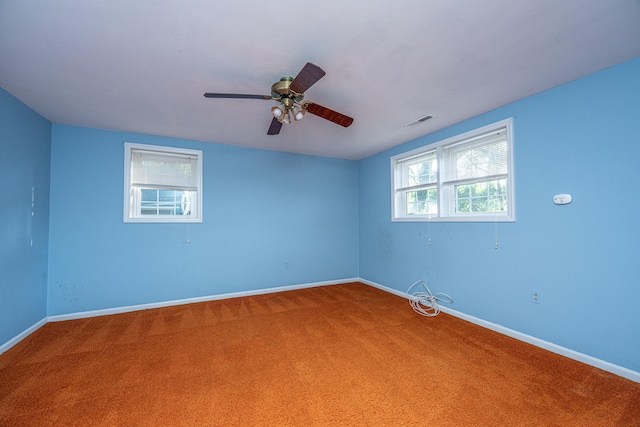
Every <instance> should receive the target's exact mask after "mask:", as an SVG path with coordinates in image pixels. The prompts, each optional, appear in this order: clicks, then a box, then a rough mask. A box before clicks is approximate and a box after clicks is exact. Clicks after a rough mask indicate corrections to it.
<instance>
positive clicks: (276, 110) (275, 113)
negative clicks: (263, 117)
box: [271, 106, 284, 119]
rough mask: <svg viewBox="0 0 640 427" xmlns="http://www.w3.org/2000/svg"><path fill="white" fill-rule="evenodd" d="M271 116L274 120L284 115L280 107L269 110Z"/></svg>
mask: <svg viewBox="0 0 640 427" xmlns="http://www.w3.org/2000/svg"><path fill="white" fill-rule="evenodd" d="M271 114H273V117H275V118H276V119H279V118H280V117H282V115H283V114H284V111H282V108H281V107H280V106H275V107H273V108H272V109H271Z"/></svg>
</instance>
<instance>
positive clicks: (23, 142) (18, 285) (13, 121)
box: [0, 89, 51, 345]
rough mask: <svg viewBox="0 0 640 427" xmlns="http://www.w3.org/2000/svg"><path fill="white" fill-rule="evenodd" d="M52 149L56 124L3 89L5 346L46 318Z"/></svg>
mask: <svg viewBox="0 0 640 427" xmlns="http://www.w3.org/2000/svg"><path fill="white" fill-rule="evenodd" d="M50 149H51V123H50V122H48V121H47V120H45V119H44V118H42V117H41V116H40V115H38V114H36V113H35V112H34V111H33V110H31V109H29V108H28V107H27V106H25V105H24V104H23V103H21V102H20V101H18V100H17V99H16V98H14V97H13V96H12V95H10V94H9V93H7V92H6V91H4V90H3V89H0V183H2V185H0V201H1V203H2V207H1V208H0V313H1V315H0V345H2V344H4V343H5V342H7V341H9V340H11V339H13V338H14V337H16V336H17V335H19V334H20V333H22V332H23V331H25V330H26V329H28V328H30V327H31V326H33V325H35V324H36V323H37V322H39V321H41V320H42V319H44V318H45V317H46V297H47V289H46V286H47V248H48V239H49V156H50ZM32 189H33V191H34V195H35V206H34V215H31V193H32ZM32 239H33V245H32V244H31V240H32Z"/></svg>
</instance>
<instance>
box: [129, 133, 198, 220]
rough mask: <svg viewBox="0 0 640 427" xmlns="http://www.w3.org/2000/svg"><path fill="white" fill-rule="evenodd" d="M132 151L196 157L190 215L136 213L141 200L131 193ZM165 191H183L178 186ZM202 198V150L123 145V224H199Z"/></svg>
mask: <svg viewBox="0 0 640 427" xmlns="http://www.w3.org/2000/svg"><path fill="white" fill-rule="evenodd" d="M134 150H140V151H148V152H150V153H157V154H160V155H169V156H189V157H196V159H197V160H196V165H197V176H196V190H195V193H196V196H195V200H193V201H191V203H192V208H191V211H192V212H191V215H189V216H185V215H141V214H139V213H138V212H140V210H141V209H140V208H141V203H142V200H141V197H140V196H139V195H138V196H136V194H134V192H133V191H132V190H133V185H132V183H131V160H132V159H131V157H132V156H131V153H132V152H133V151H134ZM167 189H170V190H177V191H185V190H183V189H182V188H181V186H180V185H176V186H171V187H168V188H167ZM202 198H203V191H202V150H193V149H188V148H177V147H168V146H160V145H149V144H139V143H133V142H125V143H124V203H123V220H124V222H125V223H200V222H202ZM193 205H195V206H193Z"/></svg>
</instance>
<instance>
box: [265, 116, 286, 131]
mask: <svg viewBox="0 0 640 427" xmlns="http://www.w3.org/2000/svg"><path fill="white" fill-rule="evenodd" d="M281 128H282V123H280V122H279V121H278V119H276V118H275V117H274V118H273V120H271V126H269V130H268V131H267V135H277V134H279V133H280V129H281Z"/></svg>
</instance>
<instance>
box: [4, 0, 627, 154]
mask: <svg viewBox="0 0 640 427" xmlns="http://www.w3.org/2000/svg"><path fill="white" fill-rule="evenodd" d="M639 23H640V2H639V1H637V0H609V1H604V2H595V1H585V0H562V1H558V0H515V1H514V0H485V1H481V2H480V1H461V0H460V1H456V0H448V1H445V0H441V1H435V0H420V1H418V0H416V1H389V0H387V1H383V0H370V1H367V2H359V1H355V0H325V1H323V2H313V3H311V2H305V1H298V2H288V3H283V4H282V6H280V7H274V6H273V3H271V2H264V1H262V0H245V1H242V2H213V1H210V0H155V1H143V0H110V1H81V0H22V1H8V0H0V87H2V88H4V89H5V90H7V91H8V92H10V93H11V94H13V95H14V96H16V97H17V98H18V99H20V100H21V101H22V102H24V103H25V104H27V105H28V106H29V107H31V108H32V109H34V110H35V111H37V112H38V113H40V114H41V115H42V116H44V117H45V118H47V119H49V120H50V121H52V122H54V123H60V124H69V125H76V126H86V127H92V128H100V129H111V130H119V131H130V132H139V133H145V134H151V135H163V136H171V137H177V138H185V139H194V140H200V141H207V142H216V143H222V144H232V145H240V146H247V147H255V148H262V149H272V150H281V151H290V152H296V153H307V154H313V155H321V156H329V157H339V158H345V159H360V158H363V157H366V156H368V155H371V154H374V153H376V152H379V151H382V150H384V149H387V148H389V147H392V146H395V145H398V144H401V143H403V142H406V141H409V140H412V139H415V138H417V137H419V136H422V135H425V134H428V133H431V132H434V131H436V130H438V129H442V128H444V127H446V126H449V125H451V124H454V123H457V122H460V121H462V120H465V119H467V118H469V117H473V116H475V115H478V114H481V113H483V112H485V111H488V110H491V109H494V108H497V107H499V106H501V105H504V104H507V103H509V102H512V101H515V100H518V99H521V98H524V97H526V96H529V95H532V94H535V93H538V92H541V91H543V90H546V89H549V88H552V87H554V86H557V85H560V84H563V83H566V82H569V81H572V80H575V79H577V78H580V77H583V76H585V75H588V74H591V73H593V72H596V71H599V70H601V69H604V68H607V67H610V66H613V65H616V64H619V63H621V62H624V61H626V60H629V59H632V58H635V57H638V56H640V24H639ZM306 62H313V63H315V64H317V65H319V66H320V67H322V68H323V69H324V70H325V71H326V73H327V74H326V76H325V77H324V78H322V79H321V80H320V81H318V82H317V83H316V84H315V85H314V86H313V87H311V88H310V89H309V90H308V91H307V92H306V96H305V100H309V101H313V102H316V103H318V104H321V105H323V106H325V107H329V108H332V109H334V110H337V111H339V112H341V113H344V114H346V115H348V116H351V117H353V118H354V119H355V120H354V123H353V125H352V126H351V127H349V128H342V127H340V126H337V125H335V124H333V123H331V122H329V121H326V120H322V119H320V118H319V117H316V116H312V115H307V116H306V117H305V118H304V120H302V121H300V122H294V123H293V124H291V125H285V126H284V127H283V128H282V131H281V133H280V134H279V135H277V136H268V135H267V134H266V132H267V129H268V127H269V124H270V122H271V119H272V117H271V113H270V109H271V107H272V106H273V105H275V102H274V101H263V100H243V99H207V98H204V97H203V93H204V92H233V93H250V94H265V95H268V94H270V87H271V85H272V84H273V83H274V82H276V81H277V80H279V79H280V77H283V76H295V75H296V74H297V73H298V71H299V70H300V69H301V68H302V67H303V66H304V64H305V63H306ZM427 114H430V115H433V116H434V118H433V119H431V120H429V121H427V122H424V123H422V124H419V125H416V126H412V127H405V126H403V125H404V124H405V123H407V122H410V121H412V120H414V119H417V118H419V117H421V116H424V115H427Z"/></svg>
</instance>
